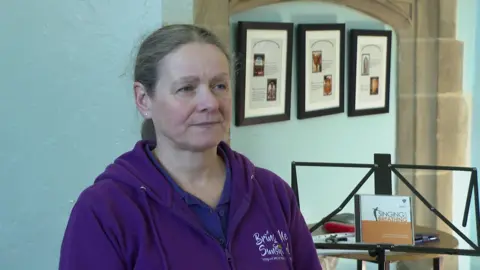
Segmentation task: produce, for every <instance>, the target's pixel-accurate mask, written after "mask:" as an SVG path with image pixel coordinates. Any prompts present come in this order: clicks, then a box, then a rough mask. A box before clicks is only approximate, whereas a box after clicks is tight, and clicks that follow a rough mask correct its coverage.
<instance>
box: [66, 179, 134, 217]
mask: <svg viewBox="0 0 480 270" xmlns="http://www.w3.org/2000/svg"><path fill="white" fill-rule="evenodd" d="M135 193H136V192H135V190H134V189H133V188H132V187H128V186H127V185H124V184H122V183H118V182H117V181H113V180H112V179H104V180H102V181H100V182H97V183H94V184H91V185H90V186H88V187H86V188H85V189H84V190H82V191H81V192H80V194H79V196H78V198H77V200H76V202H75V205H74V208H73V210H72V211H76V212H80V213H82V212H92V213H94V214H95V215H98V214H101V215H102V216H104V215H107V216H117V214H118V213H119V212H125V211H127V212H128V211H129V209H128V207H127V208H125V206H126V205H131V206H134V205H132V203H134V202H135V201H136V199H135V198H134V197H136V195H135ZM137 194H138V193H137ZM134 207H135V206H134ZM117 217H118V216H117Z"/></svg>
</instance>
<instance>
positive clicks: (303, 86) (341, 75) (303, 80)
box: [296, 24, 346, 119]
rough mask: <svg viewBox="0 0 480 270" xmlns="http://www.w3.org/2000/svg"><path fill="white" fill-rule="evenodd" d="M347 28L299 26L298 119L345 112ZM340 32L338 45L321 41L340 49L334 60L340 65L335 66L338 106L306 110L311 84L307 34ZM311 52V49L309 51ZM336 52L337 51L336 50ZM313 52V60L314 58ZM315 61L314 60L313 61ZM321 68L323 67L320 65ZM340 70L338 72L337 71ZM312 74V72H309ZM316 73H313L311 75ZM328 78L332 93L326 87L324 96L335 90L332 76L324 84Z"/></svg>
mask: <svg viewBox="0 0 480 270" xmlns="http://www.w3.org/2000/svg"><path fill="white" fill-rule="evenodd" d="M345 29H346V27H345V24H299V25H298V27H297V34H296V36H297V118H298V119H307V118H312V117H320V116H326V115H332V114H339V113H343V112H345V51H346V49H345V36H346V30H345ZM332 31H338V32H339V37H338V39H339V40H338V44H332V43H331V42H330V41H331V40H330V41H329V40H326V38H327V37H325V39H321V40H319V41H327V42H329V43H330V44H332V46H333V45H336V46H338V47H339V51H338V55H337V57H335V58H334V59H338V64H337V65H335V67H336V70H335V71H334V72H338V74H337V76H336V77H338V78H336V79H335V80H334V81H335V82H336V83H334V85H338V88H337V89H338V96H336V97H337V98H338V105H337V106H334V107H326V108H321V109H314V110H309V111H307V110H306V107H307V106H306V95H307V88H309V87H307V86H308V85H309V84H310V83H309V82H307V73H306V72H307V70H306V69H307V68H306V61H307V58H306V57H307V56H306V53H307V47H306V46H307V32H326V34H327V32H329V33H331V32H332ZM309 50H311V49H309ZM334 50H335V51H336V49H334ZM313 53H314V52H312V56H311V57H312V58H313ZM319 53H320V61H322V59H323V56H322V55H321V51H319ZM312 61H313V59H312ZM320 66H321V65H320ZM320 69H321V68H320ZM337 69H338V70H337ZM309 72H310V71H309ZM314 72H315V71H313V70H312V71H311V74H312V73H314ZM316 72H321V70H317V71H316ZM327 76H329V80H330V92H329V93H326V92H325V85H324V86H323V87H324V90H323V92H324V95H331V94H332V92H333V91H334V90H335V89H332V86H331V84H332V74H330V75H328V74H325V75H324V77H325V78H324V82H325V80H327V79H328V78H327ZM334 88H335V87H334Z"/></svg>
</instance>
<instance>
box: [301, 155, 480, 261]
mask: <svg viewBox="0 0 480 270" xmlns="http://www.w3.org/2000/svg"><path fill="white" fill-rule="evenodd" d="M300 166H302V167H339V168H369V169H370V170H369V171H368V172H367V174H366V175H365V176H364V177H363V178H362V180H360V182H359V183H358V184H357V186H355V188H354V189H353V190H352V191H351V192H350V194H349V195H348V196H347V197H346V198H345V200H344V201H343V202H342V203H341V204H340V206H339V207H338V208H337V209H335V210H333V211H332V212H331V213H330V214H328V215H327V216H326V217H324V218H323V219H322V220H321V221H319V222H318V223H316V224H315V225H314V226H312V227H311V228H310V232H314V231H315V230H317V229H318V228H320V227H321V226H322V225H323V224H325V223H326V222H327V221H328V220H330V219H331V218H332V217H333V216H335V215H336V214H338V213H339V212H340V211H342V209H343V208H344V207H345V206H346V205H347V204H348V202H349V201H350V200H351V199H352V198H353V197H354V195H355V194H356V193H357V192H358V190H360V188H361V187H362V186H363V185H364V184H365V182H367V180H368V179H369V178H370V176H371V175H372V174H375V194H378V195H392V172H393V173H394V174H395V175H396V176H397V177H398V179H400V181H401V182H402V183H403V184H405V185H406V186H407V187H408V189H410V191H411V192H412V193H413V194H414V195H415V196H416V197H417V198H419V199H420V201H421V202H422V203H423V204H424V205H425V206H427V207H428V209H430V211H432V212H433V213H434V214H435V215H436V216H437V217H438V218H440V219H441V220H442V221H443V222H445V223H446V224H447V225H448V227H450V228H451V229H452V230H453V231H454V232H456V233H457V234H458V235H459V236H460V237H461V238H462V239H463V240H465V242H467V243H468V244H469V245H470V246H471V247H472V248H473V250H471V249H451V248H434V247H416V246H405V245H391V244H361V243H359V244H338V243H315V247H316V248H317V249H338V250H365V251H368V253H369V255H370V256H372V257H375V260H374V261H375V262H376V263H377V264H378V269H379V270H384V269H385V256H386V255H385V252H386V251H387V250H388V251H396V252H408V253H428V254H445V255H464V256H480V247H479V246H478V244H480V233H479V232H480V208H479V207H480V198H479V191H478V190H479V188H478V186H479V184H478V175H477V169H476V168H470V167H452V166H429V165H405V164H391V155H390V154H375V155H374V164H361V163H329V162H297V161H293V162H292V189H293V192H294V193H295V196H296V199H297V203H298V206H299V207H300V197H299V192H298V180H297V167H300ZM397 169H412V170H435V171H464V172H471V176H470V184H469V187H468V194H467V200H466V202H465V210H464V214H463V222H462V226H463V227H466V226H467V221H468V212H469V207H470V203H471V200H472V197H474V200H475V201H474V202H475V221H476V227H475V229H476V232H477V244H475V243H474V242H473V241H472V240H470V239H469V238H468V237H467V236H466V235H465V234H463V233H462V232H461V231H460V230H459V229H458V228H457V227H456V226H455V225H453V224H452V223H451V222H450V221H449V220H448V219H447V218H446V217H445V216H444V215H443V214H442V213H440V211H438V210H437V209H436V208H435V207H434V206H433V205H432V204H431V203H430V202H428V200H427V199H425V197H423V196H422V194H420V192H418V191H417V190H416V189H415V187H413V186H412V184H410V183H409V182H408V181H407V179H405V177H404V176H403V175H402V174H401V173H400V172H399V171H398V170H397ZM357 267H358V269H361V261H358V262H357Z"/></svg>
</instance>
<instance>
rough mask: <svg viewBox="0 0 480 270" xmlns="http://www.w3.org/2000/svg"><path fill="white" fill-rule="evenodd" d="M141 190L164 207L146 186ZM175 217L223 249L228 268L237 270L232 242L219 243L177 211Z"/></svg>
mask: <svg viewBox="0 0 480 270" xmlns="http://www.w3.org/2000/svg"><path fill="white" fill-rule="evenodd" d="M140 189H142V190H143V191H144V192H145V194H146V195H148V196H149V197H150V198H152V199H153V200H154V201H156V202H157V203H158V204H160V205H163V204H162V203H160V201H159V200H158V199H157V197H155V195H154V194H152V193H151V192H150V190H149V189H148V188H147V187H145V186H141V187H140ZM181 211H184V209H181ZM173 213H174V215H176V216H177V217H178V218H180V219H182V220H184V221H185V222H186V223H188V225H190V227H192V228H194V229H195V230H197V231H198V233H200V234H203V235H205V236H206V237H207V238H210V239H212V240H213V241H214V242H215V243H216V244H218V245H219V246H220V247H221V248H222V252H224V253H225V257H226V259H227V263H228V266H229V268H230V269H231V270H235V266H234V265H233V257H232V255H231V253H230V248H231V242H230V241H228V240H227V241H226V242H225V243H224V244H223V245H222V244H221V243H219V242H218V240H217V238H215V237H214V236H212V235H211V234H209V233H208V232H207V231H206V230H205V229H204V228H202V227H201V226H199V225H198V224H195V223H194V222H192V221H191V220H189V219H186V218H184V217H183V216H182V215H180V214H178V212H176V211H173Z"/></svg>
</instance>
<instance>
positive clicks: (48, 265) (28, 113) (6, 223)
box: [0, 0, 162, 270]
mask: <svg viewBox="0 0 480 270" xmlns="http://www.w3.org/2000/svg"><path fill="white" fill-rule="evenodd" d="M161 14H162V11H161V0H150V1H149V0H146V1H143V0H142V1H130V0H115V1H73V0H62V1H54V0H45V1H36V0H35V1H34V0H31V1H1V3H0V25H1V26H0V37H1V38H0V59H1V60H0V81H1V83H0V123H2V127H1V132H0V149H1V151H0V183H1V188H0V269H2V270H3V269H4V270H24V269H35V270H52V269H58V267H57V263H58V253H59V247H60V241H61V238H62V235H63V232H64V226H65V223H66V221H67V218H68V215H69V212H70V209H71V206H72V203H71V200H74V199H76V198H77V196H78V193H79V192H80V190H81V189H83V188H84V187H85V186H87V185H89V184H91V183H92V182H93V180H94V177H95V176H96V175H97V174H98V173H100V172H101V171H102V170H103V169H104V167H105V165H107V163H109V162H111V161H112V160H113V158H115V157H116V156H118V155H119V154H120V153H122V152H124V151H126V150H128V149H130V147H132V145H133V143H134V141H135V140H137V139H138V138H139V132H138V130H139V123H140V119H139V117H138V116H137V113H136V110H135V107H134V102H133V94H132V90H131V85H132V81H131V77H130V74H131V70H132V69H131V67H132V63H133V49H134V47H135V46H136V45H137V44H138V42H139V40H140V39H141V36H142V35H143V34H146V33H147V32H148V31H150V30H151V29H153V28H154V27H158V26H159V25H160V23H161ZM125 72H127V74H125Z"/></svg>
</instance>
